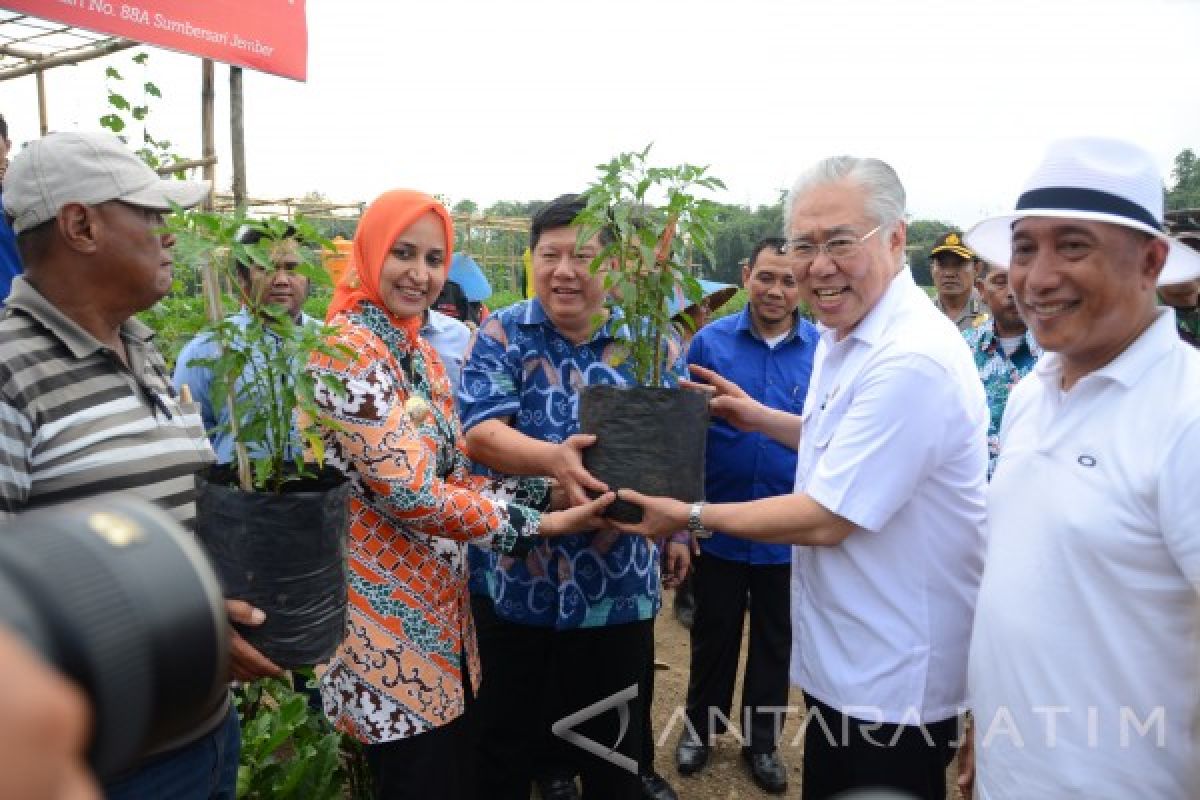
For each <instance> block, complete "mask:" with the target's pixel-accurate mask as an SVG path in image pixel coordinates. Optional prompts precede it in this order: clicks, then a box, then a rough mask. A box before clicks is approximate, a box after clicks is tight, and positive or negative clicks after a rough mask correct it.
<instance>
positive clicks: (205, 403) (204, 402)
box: [171, 308, 320, 464]
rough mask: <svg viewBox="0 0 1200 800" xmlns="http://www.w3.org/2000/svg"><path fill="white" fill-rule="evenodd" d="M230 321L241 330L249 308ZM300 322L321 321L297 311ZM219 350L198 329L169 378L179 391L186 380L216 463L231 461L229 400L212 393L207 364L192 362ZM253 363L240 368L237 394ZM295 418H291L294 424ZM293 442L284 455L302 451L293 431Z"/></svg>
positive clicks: (243, 387) (247, 380) (248, 383)
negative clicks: (202, 421) (218, 427)
mask: <svg viewBox="0 0 1200 800" xmlns="http://www.w3.org/2000/svg"><path fill="white" fill-rule="evenodd" d="M229 320H230V321H231V322H234V323H236V324H237V326H238V327H239V328H241V329H242V330H245V329H246V325H248V324H249V322H250V312H249V311H247V310H246V309H244V308H243V309H242V310H241V311H239V312H238V313H236V314H234V315H233V316H231V317H230V318H229ZM300 324H301V325H319V324H320V321H319V320H317V319H314V318H313V317H310V316H308V315H307V314H303V313H302V314H301V315H300ZM219 356H220V350H219V349H218V347H217V342H216V340H215V339H213V337H212V335H211V334H209V333H201V334H200V335H199V336H197V337H195V338H194V339H192V340H191V341H190V342H188V343H187V344H186V345H185V346H184V348H183V350H182V351H180V353H179V358H177V359H176V360H175V374H174V375H173V376H172V378H171V382H172V383H173V384H175V391H177V392H178V391H180V390H181V387H182V386H183V385H184V384H185V383H186V384H187V386H188V389H189V390H190V391H191V393H192V400H193V401H194V402H196V403H197V404H199V406H200V417H201V419H203V420H204V430H205V431H207V432H208V438H209V441H211V442H212V446H213V450H214V451H216V454H217V463H218V464H229V463H231V462H232V461H233V445H234V440H233V435H232V434H230V432H229V430H228V429H227V426H228V424H229V404H228V403H226V402H224V401H223V400H220V399H215V398H213V396H212V383H213V374H212V370H211V369H210V368H208V367H202V366H199V365H195V364H192V362H193V361H195V360H199V359H206V358H218V357H219ZM252 370H253V364H247V365H246V369H245V370H244V371H243V372H242V377H241V378H240V379H238V382H237V393H238V396H239V397H245V393H246V387H247V386H252V385H253V383H254V381H253V377H252V374H251V371H252ZM294 423H295V421H294V420H293V424H294ZM217 426H225V428H223V429H221V430H216V428H217ZM292 442H293V444H292V446H291V447H290V448H289V449H288V453H287V455H286V457H287V458H288V459H289V460H290V459H293V458H295V457H296V456H298V455H299V454H300V452H301V445H300V437H299V436H297V435H296V434H295V431H294V430H293V432H292ZM254 456H255V452H254V448H253V447H251V448H250V457H251V458H253V457H254Z"/></svg>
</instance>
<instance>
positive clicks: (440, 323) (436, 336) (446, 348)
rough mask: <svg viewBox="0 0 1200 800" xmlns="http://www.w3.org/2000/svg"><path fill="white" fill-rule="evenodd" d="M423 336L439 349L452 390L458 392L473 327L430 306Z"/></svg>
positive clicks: (422, 330) (422, 331)
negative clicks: (459, 379) (459, 378)
mask: <svg viewBox="0 0 1200 800" xmlns="http://www.w3.org/2000/svg"><path fill="white" fill-rule="evenodd" d="M421 338H422V339H424V340H425V341H427V342H429V344H430V346H432V347H433V349H434V350H435V351H437V354H438V358H440V359H441V360H442V366H443V367H445V368H446V377H447V378H449V379H450V391H451V392H457V391H458V377H459V375H460V374H462V366H463V360H464V359H465V358H466V356H467V347H469V346H470V344H471V329H470V328H468V327H467V324H466V323H465V322H460V321H458V320H457V319H455V318H454V317H452V316H450V315H449V314H443V313H442V312H440V311H438V310H437V309H435V308H430V309H428V310H426V312H425V322H423V323H422V324H421Z"/></svg>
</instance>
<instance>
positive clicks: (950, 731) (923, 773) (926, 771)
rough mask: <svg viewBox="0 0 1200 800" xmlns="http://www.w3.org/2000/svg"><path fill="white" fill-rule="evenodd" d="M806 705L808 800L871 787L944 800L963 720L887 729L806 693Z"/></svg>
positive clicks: (805, 789)
mask: <svg viewBox="0 0 1200 800" xmlns="http://www.w3.org/2000/svg"><path fill="white" fill-rule="evenodd" d="M804 702H805V704H806V705H807V706H808V714H809V715H810V716H809V719H808V722H807V727H806V728H805V731H804V777H803V780H802V782H801V788H802V792H801V797H802V798H804V800H824V798H831V797H836V796H838V795H840V794H841V793H842V792H846V791H850V790H853V789H871V788H873V789H893V790H895V791H900V792H907V793H908V794H910V795H912V796H913V797H916V798H920V800H945V798H946V768H947V767H948V766H950V762H951V761H952V760H953V759H954V754H955V753H956V752H957V750H958V744H959V741H960V739H961V736H960V731H959V718H958V717H951V718H950V719H946V720H941V721H939V722H930V723H926V724H925V725H888V724H879V723H874V722H868V721H865V720H859V719H855V718H853V717H847V716H846V715H844V714H842V713H841V712H839V711H837V710H835V709H833V708H831V707H830V706H827V705H825V704H824V703H822V702H821V701H819V700H817V699H816V698H814V697H811V696H810V695H808V694H807V693H805V695H804ZM818 716H819V717H820V719H817V717H818Z"/></svg>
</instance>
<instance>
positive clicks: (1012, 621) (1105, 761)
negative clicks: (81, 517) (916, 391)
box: [966, 139, 1200, 800]
mask: <svg viewBox="0 0 1200 800" xmlns="http://www.w3.org/2000/svg"><path fill="white" fill-rule="evenodd" d="M966 240H967V243H968V244H969V245H970V246H971V247H972V248H973V249H974V250H975V251H976V252H978V253H979V254H980V255H981V256H982V257H983V258H984V259H986V260H988V261H991V262H993V263H999V264H1009V265H1010V268H1009V279H1010V283H1011V285H1012V288H1013V292H1014V294H1015V296H1016V301H1017V305H1018V308H1019V309H1020V311H1021V314H1022V316H1023V317H1024V318H1025V320H1026V322H1027V323H1028V324H1029V327H1030V330H1031V331H1032V333H1033V335H1034V336H1035V337H1036V338H1037V341H1038V342H1039V343H1040V344H1041V345H1042V346H1043V348H1045V350H1046V351H1047V353H1046V355H1045V356H1044V357H1043V358H1042V360H1041V361H1040V362H1039V363H1038V365H1037V367H1036V368H1035V369H1034V371H1033V372H1032V373H1030V375H1029V376H1028V377H1027V378H1025V379H1024V380H1023V381H1021V383H1019V384H1018V385H1017V387H1016V388H1015V389H1014V391H1013V394H1012V396H1011V398H1010V401H1009V404H1008V407H1007V410H1006V411H1005V416H1004V421H1003V425H1002V428H1001V432H1000V458H999V461H998V463H997V467H996V473H995V476H994V477H993V479H992V483H991V486H990V491H989V495H988V541H989V550H988V554H987V560H986V562H985V568H984V576H983V583H982V586H981V588H980V592H979V598H978V602H977V610H976V617H975V629H974V633H973V637H972V642H971V654H970V668H969V678H968V685H969V691H968V695H969V702H970V704H971V707H972V709H973V710H974V712H975V719H976V725H975V737H974V743H975V756H976V760H977V761H976V763H977V778H976V785H977V788H978V789H979V796H980V797H982V798H985V799H986V800H999V799H1000V798H1030V797H1056V798H1057V797H1087V798H1098V797H1112V798H1126V797H1154V798H1159V799H1160V800H1161V799H1164V798H1178V799H1179V800H1183V798H1191V797H1195V796H1196V792H1197V790H1198V787H1200V752H1198V750H1197V742H1196V731H1197V730H1198V728H1197V723H1198V721H1200V680H1198V677H1200V593H1198V590H1200V503H1197V502H1196V491H1197V487H1198V486H1200V460H1197V459H1196V457H1195V454H1196V453H1197V452H1200V402H1197V401H1198V399H1200V354H1198V353H1196V352H1195V351H1194V350H1193V349H1192V348H1190V347H1188V346H1187V345H1186V344H1185V343H1183V342H1182V341H1181V340H1180V339H1179V337H1178V336H1177V335H1176V332H1175V323H1174V318H1173V313H1172V311H1171V310H1170V309H1166V308H1158V307H1157V306H1156V303H1155V286H1156V284H1158V283H1163V284H1170V283H1179V282H1181V281H1185V280H1189V279H1191V278H1193V277H1195V276H1197V275H1200V254H1197V253H1196V252H1195V251H1192V250H1191V249H1190V248H1188V247H1186V246H1185V245H1182V244H1180V243H1179V242H1176V241H1173V240H1171V239H1169V238H1168V237H1167V235H1166V233H1165V232H1164V227H1163V187H1162V179H1161V177H1160V175H1159V172H1158V170H1157V168H1156V167H1155V164H1154V162H1153V160H1152V158H1151V157H1150V155H1149V154H1147V153H1145V152H1144V151H1142V150H1141V149H1139V148H1137V147H1134V146H1132V145H1129V144H1126V143H1124V142H1119V141H1113V140H1107V139H1072V140H1066V141H1062V142H1058V143H1056V144H1054V145H1052V146H1051V147H1050V150H1049V152H1048V153H1047V154H1046V157H1045V159H1044V160H1043V162H1042V164H1041V166H1040V167H1039V168H1038V169H1037V171H1036V172H1035V173H1034V175H1033V177H1032V178H1030V180H1029V182H1028V183H1027V184H1026V188H1025V191H1024V192H1023V193H1022V194H1021V196H1020V198H1019V199H1018V201H1017V207H1016V210H1014V211H1013V212H1012V213H1010V214H1006V215H1003V216H1000V217H996V218H993V219H988V220H985V221H983V222H981V223H979V224H978V225H976V226H975V227H974V228H973V229H972V230H971V231H970V232H969V233H967V236H966Z"/></svg>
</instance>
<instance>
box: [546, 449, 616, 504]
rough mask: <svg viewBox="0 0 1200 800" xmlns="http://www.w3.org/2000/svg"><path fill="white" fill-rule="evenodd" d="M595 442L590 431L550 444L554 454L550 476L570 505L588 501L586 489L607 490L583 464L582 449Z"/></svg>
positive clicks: (593, 490) (594, 490)
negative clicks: (564, 494)
mask: <svg viewBox="0 0 1200 800" xmlns="http://www.w3.org/2000/svg"><path fill="white" fill-rule="evenodd" d="M595 442H596V437H595V436H593V435H592V434H590V433H577V434H575V435H574V436H569V437H567V440H566V441H565V442H563V443H561V444H556V445H552V446H553V447H554V448H555V450H554V456H553V459H552V460H551V463H550V476H551V477H552V478H554V479H555V480H556V481H558V483H559V486H560V487H561V488H562V490H563V491H564V492H566V495H567V501H568V503H569V504H570V505H572V506H578V505H583V504H585V503H587V502H588V501H589V497H588V491H589V490H590V491H592V492H607V491H608V486H607V485H605V484H604V483H602V482H601V481H598V480H596V479H595V478H594V477H593V476H592V473H590V472H588V471H587V469H586V468H585V467H584V466H583V451H584V450H586V449H587V448H589V447H591V446H592V445H593V444H595Z"/></svg>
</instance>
